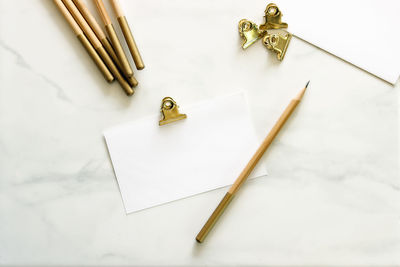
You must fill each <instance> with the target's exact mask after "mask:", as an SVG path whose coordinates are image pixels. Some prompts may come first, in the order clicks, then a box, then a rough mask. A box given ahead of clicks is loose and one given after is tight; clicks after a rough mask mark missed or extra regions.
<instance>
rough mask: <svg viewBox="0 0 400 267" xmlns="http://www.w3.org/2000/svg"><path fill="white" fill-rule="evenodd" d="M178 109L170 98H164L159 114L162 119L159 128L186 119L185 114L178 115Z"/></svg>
mask: <svg viewBox="0 0 400 267" xmlns="http://www.w3.org/2000/svg"><path fill="white" fill-rule="evenodd" d="M178 108H179V106H178V105H177V104H176V102H175V100H173V99H172V98H171V97H165V98H164V99H163V100H162V103H161V113H162V114H163V119H162V120H160V122H159V125H160V126H161V125H165V124H168V123H171V122H175V121H179V120H183V119H186V118H187V116H186V114H180V113H179V110H178Z"/></svg>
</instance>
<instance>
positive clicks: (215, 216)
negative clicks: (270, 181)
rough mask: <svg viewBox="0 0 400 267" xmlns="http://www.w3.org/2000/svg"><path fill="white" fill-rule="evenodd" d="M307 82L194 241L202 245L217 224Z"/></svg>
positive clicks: (301, 94)
mask: <svg viewBox="0 0 400 267" xmlns="http://www.w3.org/2000/svg"><path fill="white" fill-rule="evenodd" d="M308 84H309V82H308V83H307V84H306V86H305V87H304V89H302V90H301V91H300V93H299V94H298V95H297V96H296V97H295V98H294V99H292V101H291V102H290V103H289V105H288V106H287V107H286V109H285V111H284V112H283V114H282V115H281V117H280V118H279V120H278V121H277V122H276V123H275V125H274V127H273V128H272V129H271V131H270V132H269V134H268V135H267V137H266V138H265V139H264V141H263V142H262V144H261V146H260V147H259V148H258V149H257V151H256V153H255V154H254V155H253V157H252V158H251V160H250V161H249V163H247V165H246V167H245V168H244V169H243V171H242V172H241V173H240V175H239V177H238V178H237V179H236V181H235V183H234V184H233V185H232V186H231V187H230V188H229V190H228V192H227V193H226V194H225V196H224V198H223V199H222V200H221V202H220V203H219V205H218V206H217V208H216V209H215V210H214V212H213V213H212V214H211V216H210V218H209V219H208V220H207V222H206V223H205V225H204V226H203V228H202V229H201V230H200V232H199V233H198V234H197V236H196V241H197V242H199V243H202V242H203V241H204V239H205V238H206V236H207V234H208V233H209V232H210V230H211V229H212V227H213V226H214V224H215V223H216V222H217V220H218V218H219V217H220V216H221V214H222V213H223V212H224V210H225V208H226V207H227V206H228V205H229V203H230V202H231V200H232V198H233V196H234V195H235V194H236V192H237V191H238V190H239V189H240V187H241V186H242V184H243V183H244V182H245V181H246V180H247V178H248V177H249V175H250V173H251V172H252V171H253V169H254V167H255V166H256V165H257V163H258V161H259V160H260V159H261V157H262V155H263V154H264V153H265V151H266V150H267V149H268V147H269V145H270V144H271V143H272V141H273V140H274V138H275V137H276V136H277V135H278V133H279V131H280V130H281V129H282V127H283V125H284V124H285V122H286V121H287V120H288V118H289V117H290V115H291V114H292V113H293V111H294V110H295V108H296V107H297V105H298V104H299V103H300V101H301V99H302V98H303V95H304V93H305V91H306V89H307V86H308Z"/></svg>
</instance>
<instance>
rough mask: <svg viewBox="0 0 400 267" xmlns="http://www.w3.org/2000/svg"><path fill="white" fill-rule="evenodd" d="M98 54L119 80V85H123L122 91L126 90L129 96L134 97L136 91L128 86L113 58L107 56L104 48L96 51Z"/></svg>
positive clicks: (101, 47)
mask: <svg viewBox="0 0 400 267" xmlns="http://www.w3.org/2000/svg"><path fill="white" fill-rule="evenodd" d="M96 51H97V53H99V55H100V57H101V58H102V59H103V61H104V63H105V64H106V65H107V67H108V68H109V69H110V71H111V73H112V74H113V75H114V77H115V79H117V81H118V83H119V84H120V85H121V87H122V89H124V91H125V93H126V94H127V95H128V96H131V95H133V93H134V91H133V89H132V88H131V87H130V85H129V84H128V82H127V81H126V80H125V79H124V77H123V76H122V74H121V72H120V71H119V70H118V68H117V66H116V65H115V64H114V62H113V61H112V59H111V57H110V56H109V55H108V54H107V52H106V50H105V49H104V47H103V46H100V47H98V48H97V49H96Z"/></svg>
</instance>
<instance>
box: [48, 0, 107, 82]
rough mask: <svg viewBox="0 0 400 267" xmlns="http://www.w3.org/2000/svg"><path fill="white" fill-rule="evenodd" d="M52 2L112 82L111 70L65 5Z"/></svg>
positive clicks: (55, 0) (59, 0)
mask: <svg viewBox="0 0 400 267" xmlns="http://www.w3.org/2000/svg"><path fill="white" fill-rule="evenodd" d="M54 3H55V4H56V6H57V7H58V9H59V10H60V12H61V14H62V15H63V16H64V18H65V19H66V20H67V22H68V24H69V25H70V26H71V28H72V30H73V31H74V33H75V35H76V37H77V38H78V39H79V41H80V42H81V43H82V45H83V46H84V47H85V49H86V51H87V52H88V53H89V55H90V56H91V58H92V59H93V61H94V62H95V63H96V65H97V67H98V68H99V70H100V71H101V73H102V74H103V76H104V78H105V79H106V81H108V82H112V81H113V80H114V76H113V75H112V74H111V72H110V71H109V70H108V68H107V66H106V65H105V64H104V62H103V60H102V59H101V58H100V57H99V55H98V54H97V52H96V50H95V49H94V48H93V46H92V45H91V43H90V42H89V40H88V39H87V38H86V36H85V34H84V33H83V31H82V29H81V28H80V27H79V25H78V24H77V23H76V21H75V20H74V18H73V17H72V15H71V14H70V13H69V11H68V9H67V8H66V7H65V5H64V4H63V3H62V2H61V0H54Z"/></svg>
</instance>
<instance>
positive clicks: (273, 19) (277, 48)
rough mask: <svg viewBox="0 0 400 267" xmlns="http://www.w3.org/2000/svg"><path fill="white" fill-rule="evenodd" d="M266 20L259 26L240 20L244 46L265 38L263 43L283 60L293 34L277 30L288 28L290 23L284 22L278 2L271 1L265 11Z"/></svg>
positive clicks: (244, 47)
mask: <svg viewBox="0 0 400 267" xmlns="http://www.w3.org/2000/svg"><path fill="white" fill-rule="evenodd" d="M264 13H265V16H264V19H265V22H264V24H261V25H260V26H258V25H257V24H256V23H254V22H251V21H249V20H247V19H242V20H241V21H239V34H240V36H241V37H242V39H243V40H244V42H243V44H242V48H243V49H246V48H248V47H249V46H251V45H252V44H254V43H255V42H256V41H257V40H258V39H260V38H263V44H264V45H265V46H266V47H267V49H268V50H271V51H273V52H275V53H277V58H278V60H279V61H282V60H283V58H284V57H285V53H286V50H287V48H288V46H289V43H290V40H291V38H292V34H290V33H289V32H286V31H284V30H281V31H282V32H284V33H286V35H283V34H281V33H280V32H276V30H277V29H283V28H287V27H288V24H287V23H285V22H282V12H281V11H280V10H279V8H278V6H277V5H276V4H273V3H270V4H268V5H267V8H266V9H265V11H264Z"/></svg>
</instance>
